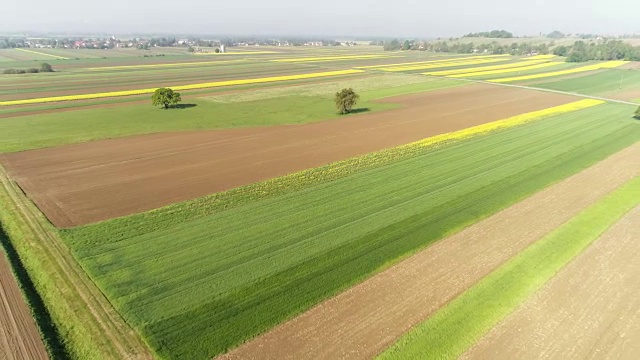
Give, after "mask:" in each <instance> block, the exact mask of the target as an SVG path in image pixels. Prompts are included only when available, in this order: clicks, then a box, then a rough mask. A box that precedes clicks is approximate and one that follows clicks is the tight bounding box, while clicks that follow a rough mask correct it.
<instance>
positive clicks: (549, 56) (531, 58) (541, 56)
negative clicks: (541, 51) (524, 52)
mask: <svg viewBox="0 0 640 360" xmlns="http://www.w3.org/2000/svg"><path fill="white" fill-rule="evenodd" d="M555 57H556V56H555V55H551V54H548V55H534V56H529V57H526V58H522V60H540V59H553V58H555Z"/></svg>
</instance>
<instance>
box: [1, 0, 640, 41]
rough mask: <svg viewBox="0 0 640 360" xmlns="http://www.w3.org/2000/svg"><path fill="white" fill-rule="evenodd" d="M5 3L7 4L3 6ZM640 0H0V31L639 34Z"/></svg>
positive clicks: (384, 34) (405, 35) (242, 33)
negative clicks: (491, 31)
mask: <svg viewBox="0 0 640 360" xmlns="http://www.w3.org/2000/svg"><path fill="white" fill-rule="evenodd" d="M7 2H8V4H7ZM638 15H640V0H449V1H446V0H445V1H434V0H424V1H417V0H377V1H367V0H322V1H305V0H224V1H220V0H211V1H207V0H179V1H169V0H109V1H95V0H53V1H52V0H3V5H2V6H1V11H0V32H17V31H37V32H47V31H52V32H60V31H65V32H72V33H73V32H76V33H81V32H82V33H89V32H94V33H98V32H99V33H113V34H128V33H134V32H135V33H167V34H171V33H189V34H234V35H294V36H295V35H330V36H363V35H364V36H367V35H371V36H398V37H418V38H420V37H424V38H426V37H449V36H461V35H463V34H465V33H468V32H478V31H488V30H493V29H505V30H508V31H511V32H513V33H515V34H516V35H535V34H538V33H540V32H542V33H548V32H551V31H552V30H556V29H557V30H560V31H563V32H568V33H599V34H622V33H640V21H639V19H640V18H639V17H638Z"/></svg>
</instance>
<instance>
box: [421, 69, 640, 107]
mask: <svg viewBox="0 0 640 360" xmlns="http://www.w3.org/2000/svg"><path fill="white" fill-rule="evenodd" d="M430 76H434V75H430ZM435 77H439V78H445V79H452V80H460V81H466V82H471V83H477V84H485V85H496V86H506V87H512V88H518V89H525V90H537V91H542V92H548V93H554V94H561V95H569V96H577V97H581V98H585V99H593V100H601V101H607V102H614V103H618V104H625V105H633V106H638V105H640V104H639V103H634V102H631V101H625V100H617V99H611V98H606V97H602V96H595V95H586V94H579V93H575V92H570V91H562V90H553V89H545V88H539V87H533V86H527V85H516V84H505V83H496V82H491V81H486V80H473V79H460V78H451V77H447V76H435Z"/></svg>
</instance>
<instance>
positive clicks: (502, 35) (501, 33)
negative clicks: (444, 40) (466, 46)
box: [463, 30, 513, 39]
mask: <svg viewBox="0 0 640 360" xmlns="http://www.w3.org/2000/svg"><path fill="white" fill-rule="evenodd" d="M463 37H476V38H478V37H482V38H492V39H511V38H512V37H513V34H512V33H510V32H508V31H506V30H492V31H483V32H477V33H469V34H467V35H464V36H463Z"/></svg>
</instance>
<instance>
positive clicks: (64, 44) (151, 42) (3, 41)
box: [0, 36, 357, 52]
mask: <svg viewBox="0 0 640 360" xmlns="http://www.w3.org/2000/svg"><path fill="white" fill-rule="evenodd" d="M356 45H357V43H356V42H353V41H346V42H344V41H343V42H340V41H336V40H323V39H292V40H279V39H231V38H229V39H217V40H214V39H211V40H208V39H199V38H193V37H189V38H177V37H149V38H143V37H134V38H118V37H116V36H110V37H95V38H65V37H59V38H58V37H55V38H53V37H52V38H44V37H42V38H35V37H34V38H31V37H25V38H9V37H4V38H3V37H0V49H5V48H60V49H114V48H137V49H141V50H146V49H150V48H153V47H186V48H190V51H194V52H195V51H205V50H200V48H216V49H218V50H219V51H224V49H225V47H232V46H356ZM207 51H208V50H207Z"/></svg>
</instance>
